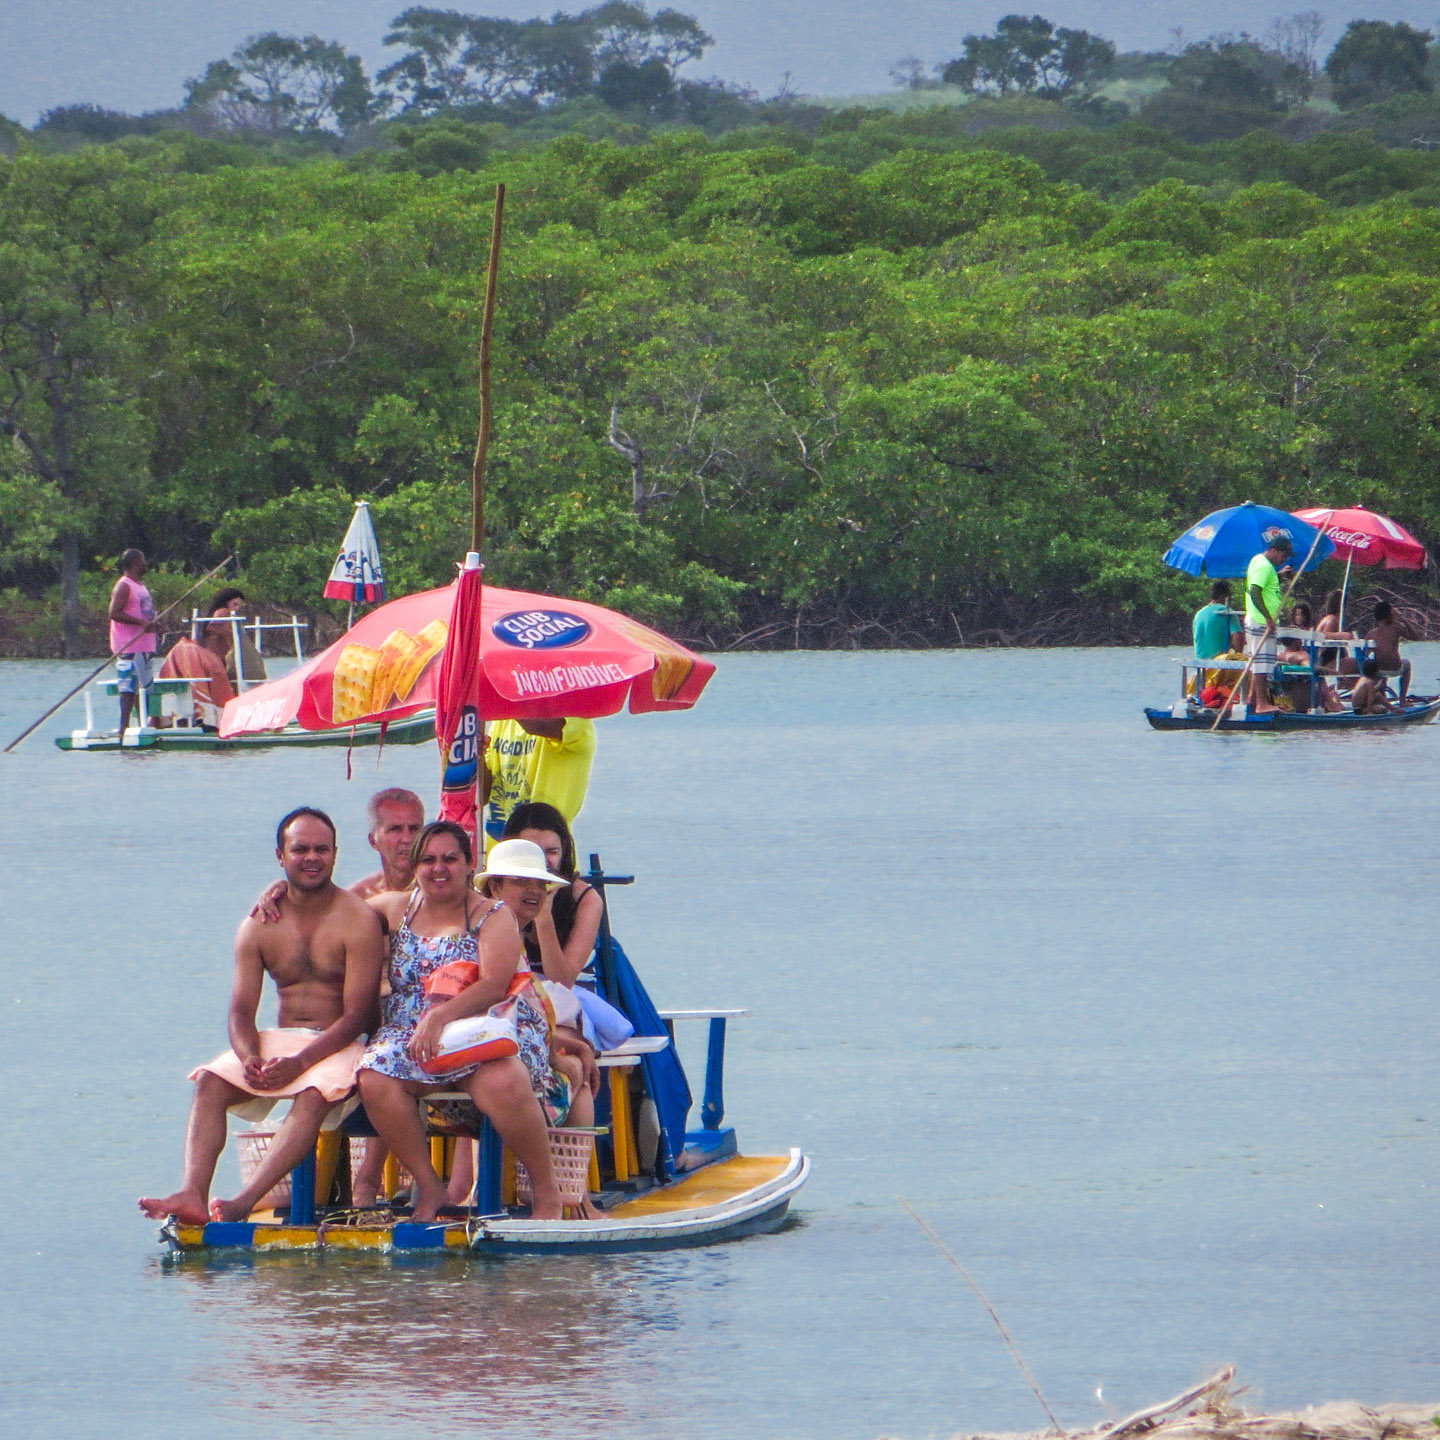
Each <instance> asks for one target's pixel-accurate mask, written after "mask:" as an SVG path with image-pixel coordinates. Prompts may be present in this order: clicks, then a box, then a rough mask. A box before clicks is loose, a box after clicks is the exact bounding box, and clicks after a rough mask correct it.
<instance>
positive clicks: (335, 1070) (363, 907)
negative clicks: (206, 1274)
mask: <svg viewBox="0 0 1440 1440" xmlns="http://www.w3.org/2000/svg"><path fill="white" fill-rule="evenodd" d="M275 840H276V850H275V855H276V858H277V859H278V860H279V861H280V865H281V867H282V868H283V869H284V871H285V883H286V890H285V905H284V907H283V911H282V913H281V915H280V918H279V920H278V921H277V922H275V923H273V924H270V925H262V924H261V923H260V922H259V921H258V920H256V919H255V918H254V917H253V916H247V917H246V918H245V919H244V920H243V921H242V922H241V924H240V929H239V932H238V933H237V934H236V936H235V980H234V985H233V987H232V990H231V994H230V1026H229V1029H230V1045H231V1049H230V1050H228V1051H227V1052H226V1053H225V1054H223V1055H221V1056H219V1057H217V1058H216V1059H215V1060H213V1061H211V1062H210V1063H209V1064H208V1065H203V1066H201V1067H200V1068H199V1069H198V1070H195V1071H194V1072H192V1074H191V1075H190V1079H191V1080H193V1081H194V1082H195V1095H194V1098H193V1100H192V1101H191V1104H190V1123H189V1128H188V1130H187V1132H186V1136H185V1175H184V1179H183V1180H182V1182H181V1185H180V1189H179V1190H177V1191H176V1192H175V1193H174V1194H173V1195H166V1196H164V1197H163V1198H151V1197H148V1196H147V1197H144V1198H142V1199H141V1201H140V1209H141V1210H142V1211H144V1213H145V1214H146V1215H148V1216H149V1217H150V1218H151V1219H152V1220H163V1219H165V1218H166V1217H168V1216H171V1215H173V1216H175V1217H176V1218H177V1219H179V1220H180V1221H182V1222H183V1223H185V1224H189V1225H202V1224H204V1223H205V1221H206V1220H243V1219H244V1218H245V1217H246V1216H247V1215H248V1214H249V1213H250V1211H251V1210H252V1209H253V1208H254V1207H255V1205H256V1203H257V1202H258V1201H259V1199H260V1197H261V1196H262V1195H264V1194H266V1193H267V1192H268V1191H269V1190H270V1188H271V1187H272V1186H273V1185H274V1184H275V1182H276V1181H277V1180H278V1179H279V1178H280V1177H281V1176H282V1175H285V1174H287V1173H288V1172H289V1171H291V1170H293V1169H294V1168H295V1166H296V1165H298V1164H299V1163H300V1161H301V1160H303V1159H304V1158H305V1156H306V1155H307V1154H308V1153H309V1152H310V1149H311V1148H312V1147H313V1146H314V1144H315V1140H316V1137H317V1136H318V1135H319V1133H320V1128H321V1124H322V1122H323V1121H324V1119H325V1116H326V1113H327V1112H328V1111H329V1109H330V1107H331V1106H332V1105H334V1104H335V1103H336V1102H337V1101H339V1100H343V1099H344V1098H345V1097H346V1096H347V1095H349V1094H351V1093H352V1092H353V1090H354V1088H355V1065H356V1062H357V1061H358V1060H359V1058H360V1055H361V1053H362V1050H363V1047H362V1046H361V1044H360V1043H359V1037H360V1034H361V1032H362V1031H364V1030H367V1029H369V1028H370V1027H371V1026H372V1024H373V1021H374V1016H375V1011H376V1003H377V1000H378V998H379V994H380V971H381V964H382V961H383V958H384V954H385V948H384V943H383V940H382V936H381V929H380V922H379V920H378V918H377V917H376V914H375V912H374V911H373V910H372V909H371V908H370V907H369V906H368V905H367V904H366V903H365V902H364V901H363V900H361V899H359V898H358V897H357V896H355V895H351V894H350V893H349V892H348V891H346V890H342V889H340V887H339V886H338V885H336V884H335V883H334V881H333V879H332V878H331V876H332V874H333V872H334V869H335V826H334V825H333V824H332V823H331V821H330V818H329V817H328V816H327V815H325V814H324V813H323V812H322V811H319V810H312V809H310V808H309V807H302V808H301V809H299V810H293V811H291V813H290V814H289V815H287V816H286V817H285V818H284V819H283V820H282V821H281V822H280V827H279V829H278V830H277V831H276V835H275ZM267 974H268V975H269V976H270V978H271V979H272V980H273V981H274V982H275V988H276V990H277V991H278V992H279V998H280V1013H279V1028H278V1029H276V1030H266V1031H264V1032H261V1031H259V1030H257V1029H256V1026H255V1016H256V1012H257V1010H258V1008H259V1005H260V994H261V991H262V989H263V988H264V982H265V976H266V975H267ZM257 1098H258V1099H260V1100H262V1101H264V1100H271V1101H273V1100H277V1099H281V1098H289V1099H292V1100H293V1102H294V1103H293V1104H292V1105H291V1108H290V1114H289V1115H288V1116H287V1117H286V1119H285V1123H284V1124H283V1125H282V1126H281V1127H280V1130H279V1132H278V1133H277V1134H276V1136H275V1138H274V1140H273V1141H272V1142H271V1145H270V1149H269V1151H268V1152H267V1153H266V1156H265V1159H264V1161H263V1162H262V1163H261V1165H260V1168H259V1169H258V1170H257V1171H256V1173H255V1176H254V1178H253V1179H252V1180H251V1182H250V1183H249V1184H248V1185H247V1186H245V1188H244V1189H243V1190H241V1191H240V1193H239V1194H238V1195H236V1196H235V1198H234V1199H233V1200H216V1201H215V1202H214V1203H213V1204H210V1203H209V1196H210V1183H211V1181H212V1180H213V1179H214V1176H215V1164H216V1162H217V1161H218V1160H219V1158H220V1152H221V1151H222V1150H223V1149H224V1148H225V1138H226V1118H225V1116H226V1111H227V1110H228V1109H229V1108H230V1107H231V1106H232V1105H240V1104H244V1103H246V1102H247V1101H251V1100H254V1099H257Z"/></svg>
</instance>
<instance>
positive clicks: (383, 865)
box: [349, 785, 425, 900]
mask: <svg viewBox="0 0 1440 1440" xmlns="http://www.w3.org/2000/svg"><path fill="white" fill-rule="evenodd" d="M365 814H366V818H367V819H368V820H369V821H370V848H371V849H372V850H373V851H375V853H376V854H377V855H379V857H380V868H379V869H378V870H377V871H375V873H374V874H373V875H367V876H366V877H365V878H364V879H363V880H357V881H356V882H355V883H354V884H353V885H351V886H350V887H349V888H350V891H351V893H352V894H354V895H358V896H359V897H360V898H361V899H362V900H368V899H369V898H370V897H371V896H372V895H382V894H384V893H385V892H386V891H387V890H408V889H409V888H410V887H411V885H413V884H414V883H415V872H414V867H413V866H412V865H411V863H410V849H411V847H412V846H413V845H414V844H415V837H416V836H417V835H418V834H419V833H420V832H421V831H422V830H423V829H424V828H425V806H424V804H423V803H422V802H421V799H420V797H419V796H418V795H417V794H416V793H415V792H414V791H413V790H402V789H401V788H400V787H399V786H398V785H396V786H392V787H391V788H390V789H389V790H378V791H376V793H375V794H374V795H372V796H371V797H370V803H369V804H368V805H367V806H366V807H365Z"/></svg>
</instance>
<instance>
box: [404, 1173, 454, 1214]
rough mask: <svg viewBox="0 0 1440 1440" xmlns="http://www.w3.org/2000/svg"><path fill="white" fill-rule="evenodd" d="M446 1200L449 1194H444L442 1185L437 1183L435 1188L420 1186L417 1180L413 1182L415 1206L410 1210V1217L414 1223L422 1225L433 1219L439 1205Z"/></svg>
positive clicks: (438, 1209) (438, 1211) (438, 1210)
mask: <svg viewBox="0 0 1440 1440" xmlns="http://www.w3.org/2000/svg"><path fill="white" fill-rule="evenodd" d="M448 1201H449V1196H448V1195H446V1193H445V1187H444V1186H443V1185H441V1184H438V1183H437V1184H436V1186H435V1188H434V1189H433V1190H431V1189H429V1188H428V1187H426V1186H422V1185H421V1184H420V1182H419V1181H418V1180H417V1181H416V1182H415V1207H414V1209H413V1210H412V1211H411V1212H410V1218H411V1220H413V1221H415V1222H416V1223H418V1224H422V1225H423V1224H425V1223H426V1222H427V1221H430V1220H434V1219H435V1217H436V1216H437V1215H438V1214H439V1213H440V1207H441V1206H442V1205H444V1204H446V1203H448Z"/></svg>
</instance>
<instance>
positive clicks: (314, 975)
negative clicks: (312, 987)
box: [260, 925, 345, 989]
mask: <svg viewBox="0 0 1440 1440" xmlns="http://www.w3.org/2000/svg"><path fill="white" fill-rule="evenodd" d="M260 958H261V960H262V961H263V962H264V965H265V969H266V970H267V971H268V972H269V974H270V976H271V978H272V979H273V980H274V981H275V983H276V985H278V986H279V987H280V988H281V989H285V988H286V987H288V986H291V985H304V984H309V983H316V982H318V983H320V984H327V985H338V984H340V983H341V981H343V980H344V978H345V941H344V937H343V936H342V935H341V934H339V933H338V932H337V931H336V930H335V929H333V928H332V927H329V926H324V925H320V926H316V927H315V928H314V929H313V930H302V929H301V928H300V927H298V926H296V927H289V928H287V930H286V932H285V933H283V934H279V935H275V936H273V937H267V943H264V944H262V945H261V948H260Z"/></svg>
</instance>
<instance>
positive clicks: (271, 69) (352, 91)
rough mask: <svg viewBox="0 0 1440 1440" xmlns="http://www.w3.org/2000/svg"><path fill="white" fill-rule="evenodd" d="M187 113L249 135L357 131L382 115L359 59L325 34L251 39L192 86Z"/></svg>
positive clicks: (189, 82)
mask: <svg viewBox="0 0 1440 1440" xmlns="http://www.w3.org/2000/svg"><path fill="white" fill-rule="evenodd" d="M185 89H186V92H187V99H186V102H185V104H186V108H187V109H190V110H197V111H203V112H204V113H205V114H207V115H210V116H211V117H213V118H214V119H215V120H217V121H219V123H220V124H222V125H225V126H227V127H228V128H231V129H244V130H312V131H313V130H325V129H331V128H335V129H339V130H350V129H353V128H354V127H355V126H356V125H361V124H364V123H365V121H367V120H369V119H371V118H372V117H373V116H374V114H375V109H376V105H375V97H374V95H373V94H372V93H371V90H370V82H369V80H368V79H367V78H366V75H365V67H364V65H363V64H362V63H361V61H360V57H359V56H358V55H351V54H349V53H347V51H346V50H345V47H344V46H343V45H341V44H339V43H338V42H337V41H334V40H322V39H321V38H320V37H319V36H318V35H305V36H295V35H281V34H279V33H278V32H277V31H274V30H271V31H268V32H267V33H266V34H264V35H254V36H251V38H250V39H249V40H247V41H246V42H245V44H243V45H242V46H240V47H239V48H238V49H237V50H236V51H235V52H234V54H233V55H231V57H230V58H229V59H228V60H212V61H211V62H210V64H209V65H208V66H207V67H206V69H205V74H204V75H203V76H201V77H200V78H199V79H198V80H187V81H186V82H185Z"/></svg>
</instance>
